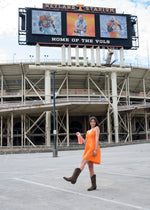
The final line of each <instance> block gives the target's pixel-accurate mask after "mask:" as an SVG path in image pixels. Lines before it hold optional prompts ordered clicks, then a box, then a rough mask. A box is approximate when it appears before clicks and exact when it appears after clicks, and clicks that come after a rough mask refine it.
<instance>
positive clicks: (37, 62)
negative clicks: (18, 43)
mask: <svg viewBox="0 0 150 210" xmlns="http://www.w3.org/2000/svg"><path fill="white" fill-rule="evenodd" d="M35 64H36V65H40V45H39V44H36V61H35Z"/></svg>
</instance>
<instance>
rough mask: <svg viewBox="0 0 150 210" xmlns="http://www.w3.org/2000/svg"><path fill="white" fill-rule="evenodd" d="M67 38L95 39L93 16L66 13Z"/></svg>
mask: <svg viewBox="0 0 150 210" xmlns="http://www.w3.org/2000/svg"><path fill="white" fill-rule="evenodd" d="M67 36H86V37H95V15H94V14H83V13H69V12H68V13H67Z"/></svg>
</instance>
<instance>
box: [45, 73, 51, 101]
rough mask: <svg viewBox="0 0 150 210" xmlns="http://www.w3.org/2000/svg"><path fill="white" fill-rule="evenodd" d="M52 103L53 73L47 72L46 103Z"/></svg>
mask: <svg viewBox="0 0 150 210" xmlns="http://www.w3.org/2000/svg"><path fill="white" fill-rule="evenodd" d="M50 102H51V73H50V71H49V70H45V103H50Z"/></svg>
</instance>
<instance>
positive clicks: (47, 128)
mask: <svg viewBox="0 0 150 210" xmlns="http://www.w3.org/2000/svg"><path fill="white" fill-rule="evenodd" d="M45 102H46V103H50V102H51V73H50V71H49V70H46V71H45ZM50 130H51V112H50V111H47V112H46V116H45V137H46V138H45V139H46V141H45V144H46V146H50V145H51V135H50Z"/></svg>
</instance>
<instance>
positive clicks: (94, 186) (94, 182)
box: [88, 174, 97, 191]
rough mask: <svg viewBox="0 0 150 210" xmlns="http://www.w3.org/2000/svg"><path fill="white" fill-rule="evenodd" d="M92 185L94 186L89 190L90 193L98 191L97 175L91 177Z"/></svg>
mask: <svg viewBox="0 0 150 210" xmlns="http://www.w3.org/2000/svg"><path fill="white" fill-rule="evenodd" d="M91 183H92V186H91V187H90V188H89V189H88V191H92V190H96V188H97V186H96V175H95V174H94V175H93V176H92V177H91Z"/></svg>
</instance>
